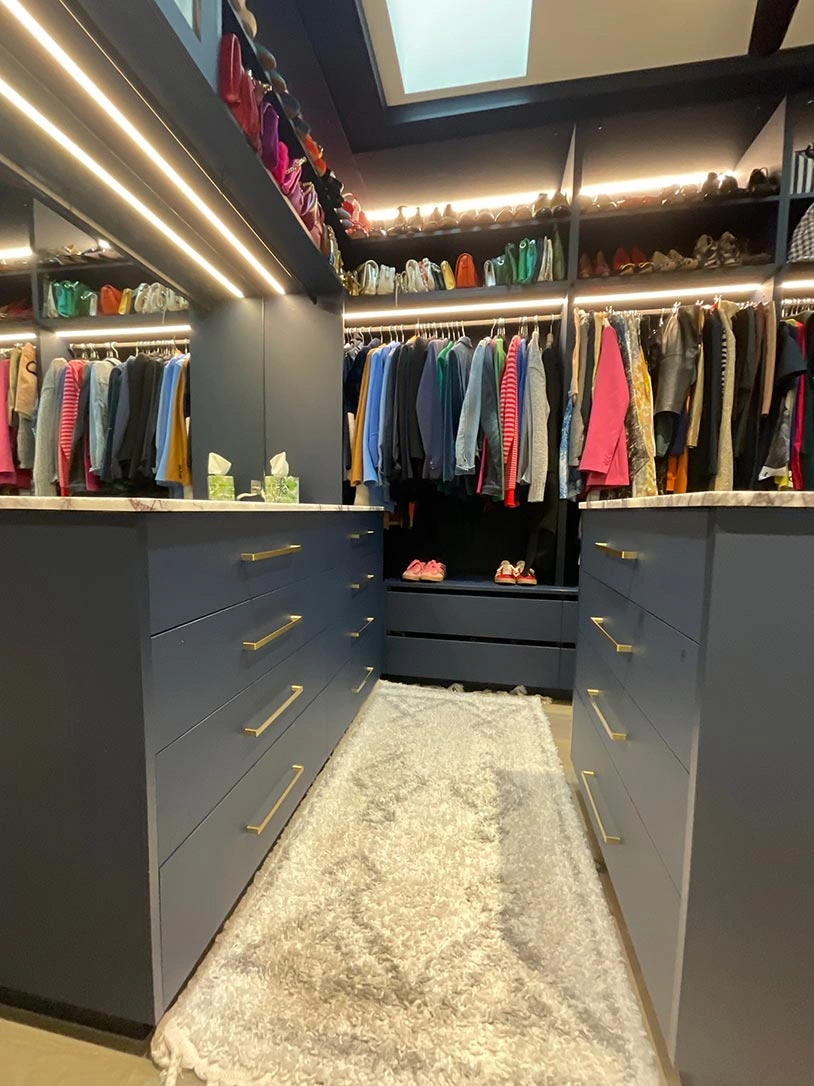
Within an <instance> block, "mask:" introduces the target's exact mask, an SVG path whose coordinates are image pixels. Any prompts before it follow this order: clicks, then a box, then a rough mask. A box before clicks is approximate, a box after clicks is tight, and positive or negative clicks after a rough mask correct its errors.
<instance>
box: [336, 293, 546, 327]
mask: <svg viewBox="0 0 814 1086" xmlns="http://www.w3.org/2000/svg"><path fill="white" fill-rule="evenodd" d="M564 302H565V298H564V297H563V298H522V299H509V300H504V301H498V300H497V299H496V300H495V301H493V302H477V303H473V304H471V305H433V306H430V305H425V306H404V307H403V308H400V309H357V310H346V311H345V324H360V323H361V324H364V323H365V322H366V321H371V320H372V321H394V322H395V323H396V324H398V323H399V321H401V320H404V319H408V318H412V317H439V318H441V319H443V318H444V317H465V316H475V315H476V314H477V313H489V314H492V313H498V314H499V315H503V316H508V315H509V310H511V311H512V312H515V313H520V314H524V313H525V314H534V313H539V312H541V311H542V310H543V309H560V308H561V307H562V305H563V303H564Z"/></svg>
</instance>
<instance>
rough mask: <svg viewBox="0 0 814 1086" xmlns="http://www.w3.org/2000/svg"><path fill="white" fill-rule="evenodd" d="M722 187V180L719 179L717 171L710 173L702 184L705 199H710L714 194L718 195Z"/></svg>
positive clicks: (702, 193)
mask: <svg viewBox="0 0 814 1086" xmlns="http://www.w3.org/2000/svg"><path fill="white" fill-rule="evenodd" d="M720 189H721V182H720V181H719V180H718V175H717V173H708V174H707V179H706V181H705V182H704V183H703V185H702V186H701V195H702V196H703V198H704V199H705V200H710V199H712V197H714V196H718V195H719V193H720Z"/></svg>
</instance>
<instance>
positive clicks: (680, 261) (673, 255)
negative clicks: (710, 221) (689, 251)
mask: <svg viewBox="0 0 814 1086" xmlns="http://www.w3.org/2000/svg"><path fill="white" fill-rule="evenodd" d="M710 240H712V239H711V238H710ZM667 256H668V257H669V258H670V260H672V262H673V263H674V264H675V270H676V271H695V269H696V268H697V267H698V261H697V260H696V259H694V258H693V257H691V256H682V255H681V253H680V252H679V251H678V249H671V250H670V251H669V253H668V254H667Z"/></svg>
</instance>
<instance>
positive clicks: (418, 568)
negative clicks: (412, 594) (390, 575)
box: [401, 558, 425, 581]
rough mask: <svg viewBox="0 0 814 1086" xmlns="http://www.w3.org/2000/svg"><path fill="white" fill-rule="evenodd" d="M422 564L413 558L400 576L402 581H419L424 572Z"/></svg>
mask: <svg viewBox="0 0 814 1086" xmlns="http://www.w3.org/2000/svg"><path fill="white" fill-rule="evenodd" d="M424 568H425V567H424V563H423V562H419V560H418V559H417V558H414V559H413V560H412V562H411V563H410V564H409V566H408V567H407V568H406V569H405V571H404V572H403V573H402V575H401V579H402V581H420V580H421V575H422V573H423V572H424Z"/></svg>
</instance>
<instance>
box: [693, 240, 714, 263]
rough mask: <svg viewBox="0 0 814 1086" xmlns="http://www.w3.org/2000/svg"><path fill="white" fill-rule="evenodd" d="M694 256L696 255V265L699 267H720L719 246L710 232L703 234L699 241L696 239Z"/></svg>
mask: <svg viewBox="0 0 814 1086" xmlns="http://www.w3.org/2000/svg"><path fill="white" fill-rule="evenodd" d="M693 256H694V257H695V260H696V265H695V266H696V267H697V268H717V267H718V263H719V261H718V246H717V245H716V243H715V241H714V240H713V239H712V238H711V237H710V236H709V234H702V235H701V237H700V238H699V239H698V241H696V243H695V249H694V250H693Z"/></svg>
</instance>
